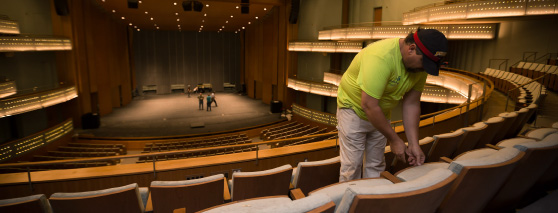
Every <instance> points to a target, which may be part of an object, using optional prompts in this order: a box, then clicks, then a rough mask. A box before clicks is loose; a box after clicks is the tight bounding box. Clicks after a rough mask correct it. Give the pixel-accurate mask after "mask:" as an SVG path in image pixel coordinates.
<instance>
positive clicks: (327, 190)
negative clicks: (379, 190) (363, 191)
mask: <svg viewBox="0 0 558 213" xmlns="http://www.w3.org/2000/svg"><path fill="white" fill-rule="evenodd" d="M389 184H393V183H392V182H391V181H389V180H386V179H383V178H374V179H362V180H355V181H347V182H342V183H336V184H333V185H329V186H326V187H323V188H320V189H317V190H314V191H311V192H310V193H309V195H310V196H312V195H314V194H325V195H327V196H328V197H330V198H331V200H333V202H334V203H335V206H338V205H339V202H340V201H341V198H343V194H344V193H345V190H346V189H347V188H348V187H349V186H354V187H371V186H379V185H389Z"/></svg>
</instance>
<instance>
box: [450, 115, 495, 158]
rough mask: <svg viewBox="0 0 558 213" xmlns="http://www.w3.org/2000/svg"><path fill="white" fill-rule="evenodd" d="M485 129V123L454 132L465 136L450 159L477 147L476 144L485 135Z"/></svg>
mask: <svg viewBox="0 0 558 213" xmlns="http://www.w3.org/2000/svg"><path fill="white" fill-rule="evenodd" d="M486 127H488V125H486V124H485V123H483V122H478V123H475V124H473V126H471V127H465V128H461V129H458V130H456V131H464V132H465V135H463V139H462V140H461V143H460V144H459V145H458V146H457V149H456V150H455V152H454V153H453V156H452V157H455V156H458V155H460V154H461V153H464V152H467V151H469V150H472V149H474V148H475V147H476V146H477V143H478V142H479V140H480V138H481V137H482V135H484V134H485V131H486Z"/></svg>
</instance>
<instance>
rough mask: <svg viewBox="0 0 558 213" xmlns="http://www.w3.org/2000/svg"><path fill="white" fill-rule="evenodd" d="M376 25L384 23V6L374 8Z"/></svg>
mask: <svg viewBox="0 0 558 213" xmlns="http://www.w3.org/2000/svg"><path fill="white" fill-rule="evenodd" d="M373 22H374V26H381V25H382V7H376V8H374V20H373Z"/></svg>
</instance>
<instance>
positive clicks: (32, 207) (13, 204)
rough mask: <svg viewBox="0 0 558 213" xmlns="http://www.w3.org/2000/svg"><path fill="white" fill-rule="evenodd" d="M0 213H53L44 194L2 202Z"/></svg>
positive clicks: (0, 202)
mask: <svg viewBox="0 0 558 213" xmlns="http://www.w3.org/2000/svg"><path fill="white" fill-rule="evenodd" d="M0 212H37V213H52V208H51V207H50V203H49V202H48V200H47V198H46V196H45V195H44V194H37V195H31V196H27V197H19V198H11V199H5V200H0Z"/></svg>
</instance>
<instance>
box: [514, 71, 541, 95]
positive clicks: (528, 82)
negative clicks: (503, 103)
mask: <svg viewBox="0 0 558 213" xmlns="http://www.w3.org/2000/svg"><path fill="white" fill-rule="evenodd" d="M549 74H550V73H546V74H544V75H542V76H539V77H537V78H534V79H532V80H530V81H527V83H523V84H521V85H519V86H517V87H515V88H513V89H510V90H508V92H511V91H513V90H516V89H518V88H520V87H523V86H525V85H528V84H530V83H533V82H535V81H537V80H539V79H541V78H544V77H545V76H547V75H549Z"/></svg>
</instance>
